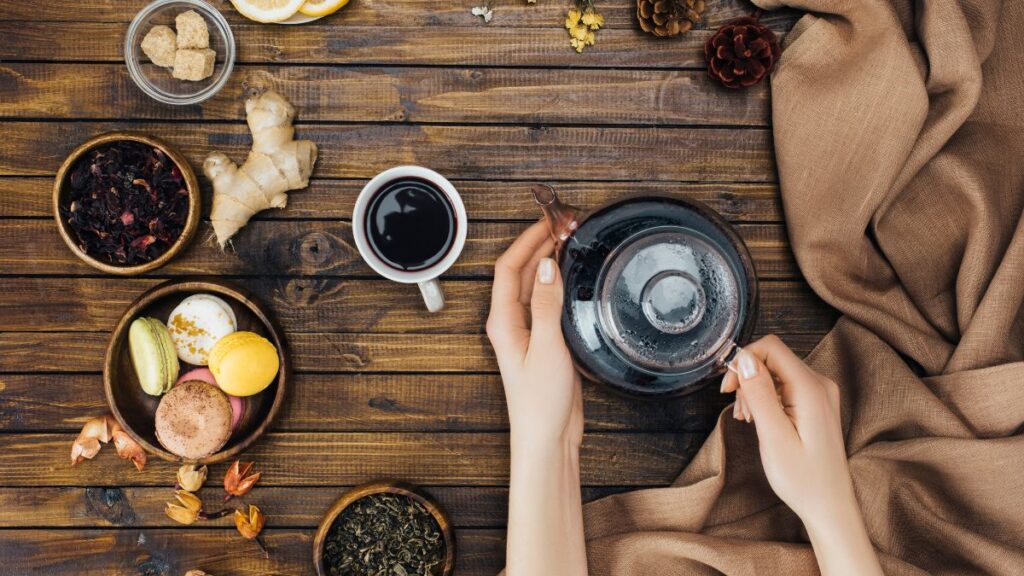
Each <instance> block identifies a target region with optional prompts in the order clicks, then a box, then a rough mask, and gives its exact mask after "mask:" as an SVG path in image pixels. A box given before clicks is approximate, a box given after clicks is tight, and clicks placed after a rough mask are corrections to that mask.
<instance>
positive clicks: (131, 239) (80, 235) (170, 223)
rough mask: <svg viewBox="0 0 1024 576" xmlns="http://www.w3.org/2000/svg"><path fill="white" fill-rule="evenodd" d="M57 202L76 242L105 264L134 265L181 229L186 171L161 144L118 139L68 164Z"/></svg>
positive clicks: (185, 212) (168, 242) (165, 246)
mask: <svg viewBox="0 0 1024 576" xmlns="http://www.w3.org/2000/svg"><path fill="white" fill-rule="evenodd" d="M65 183H66V185H67V188H68V194H67V196H68V198H67V201H66V203H65V204H64V205H62V206H61V207H60V215H61V218H62V219H63V220H64V221H65V222H67V223H68V226H69V227H70V228H71V230H72V232H73V233H74V237H75V239H76V240H77V243H78V246H79V247H80V248H81V249H82V250H83V251H84V252H85V253H87V254H89V255H90V256H92V257H93V258H96V259H97V260H100V261H102V262H105V263H107V264H113V265H119V266H126V265H127V266H132V265H137V264H142V263H144V262H149V261H151V260H154V259H156V258H157V257H159V256H160V255H161V254H163V253H164V252H166V251H167V250H168V249H169V248H170V247H171V245H173V244H174V242H175V241H177V239H178V237H180V236H181V233H182V231H183V230H184V229H185V221H186V219H187V218H188V211H189V197H188V187H187V185H186V183H185V177H184V176H183V175H182V173H181V170H180V169H179V168H178V166H177V165H175V164H174V162H173V161H172V160H171V159H170V158H169V157H168V156H167V155H166V154H165V153H164V152H163V151H162V150H160V149H158V148H154V147H152V146H149V145H148V144H144V143H142V142H134V141H130V140H122V141H118V142H113V143H111V144H107V145H105V146H99V147H96V148H94V149H92V150H89V151H88V152H86V153H85V154H83V155H82V157H81V158H79V159H78V160H77V161H75V163H74V164H73V165H72V166H71V169H70V170H69V171H68V176H67V179H66V180H65Z"/></svg>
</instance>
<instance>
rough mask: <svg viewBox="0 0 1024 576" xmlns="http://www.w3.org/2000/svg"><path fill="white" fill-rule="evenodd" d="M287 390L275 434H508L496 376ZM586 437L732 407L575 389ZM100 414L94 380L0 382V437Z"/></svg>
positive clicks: (694, 425) (674, 423)
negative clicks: (580, 397) (580, 400)
mask: <svg viewBox="0 0 1024 576" xmlns="http://www.w3.org/2000/svg"><path fill="white" fill-rule="evenodd" d="M292 379H293V380H294V382H295V385H294V386H293V390H292V393H291V394H290V395H289V396H288V401H287V402H286V403H285V406H284V409H283V411H282V413H281V415H280V417H279V419H278V421H277V423H276V424H275V426H274V430H278V431H318V432H374V431H382V432H385V431H386V432H401V431H410V432H412V431H422V432H431V431H436V432H455V431H478V432H480V431H485V432H486V431H490V432H505V431H508V417H507V415H506V408H505V396H504V392H503V390H502V385H501V379H500V378H499V377H498V375H497V374H418V375H415V376H411V377H410V376H407V375H402V374H308V373H300V374H295V375H293V378H292ZM583 399H584V406H585V408H584V415H585V417H586V423H585V427H586V429H587V430H588V431H595V432H600V431H633V432H706V431H708V430H710V429H711V428H712V427H713V426H714V424H715V422H716V419H717V416H718V413H719V412H720V411H721V410H722V408H723V407H725V405H726V404H729V403H730V402H732V396H731V395H724V396H723V395H721V394H719V392H718V390H717V388H716V387H715V386H713V385H711V386H708V387H707V388H706V389H704V390H701V391H699V392H695V393H694V395H692V396H686V397H679V398H667V399H661V400H659V401H651V400H647V399H643V398H631V397H624V396H621V395H618V394H615V393H613V392H612V391H610V390H608V389H607V388H606V387H604V386H601V385H597V384H593V383H586V384H585V385H584V388H583ZM107 411H108V407H107V403H106V401H105V399H104V396H103V391H102V377H101V376H100V375H99V374H0V432H43V431H46V432H51V431H58V430H59V431H65V432H77V431H78V430H79V429H80V428H81V427H82V425H83V424H84V423H85V422H86V421H87V420H89V419H90V418H93V417H95V416H96V415H98V414H103V413H104V412H107Z"/></svg>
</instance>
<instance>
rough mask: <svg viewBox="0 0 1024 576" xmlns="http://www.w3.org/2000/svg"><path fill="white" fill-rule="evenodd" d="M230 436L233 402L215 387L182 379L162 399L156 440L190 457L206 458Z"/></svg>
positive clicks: (165, 446)
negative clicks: (182, 380)
mask: <svg viewBox="0 0 1024 576" xmlns="http://www.w3.org/2000/svg"><path fill="white" fill-rule="evenodd" d="M230 437H231V403H230V402H229V401H228V397H227V396H226V395H225V394H224V393H223V392H221V390H220V389H219V388H217V387H216V386H212V385H210V384H207V383H206V382H202V381H200V380H189V381H188V382H182V383H181V384H178V385H177V386H175V387H174V388H172V389H171V391H170V392H168V393H167V394H164V396H163V398H161V399H160V406H158V407H157V409H156V439H157V440H159V441H160V445H162V446H163V447H164V448H166V449H167V450H168V451H170V452H172V453H174V454H177V455H178V456H181V457H182V458H185V459H187V460H199V459H201V458H206V457H207V456H209V455H211V454H213V453H214V452H216V451H218V450H220V449H221V448H223V447H224V444H226V443H227V441H228V438H230Z"/></svg>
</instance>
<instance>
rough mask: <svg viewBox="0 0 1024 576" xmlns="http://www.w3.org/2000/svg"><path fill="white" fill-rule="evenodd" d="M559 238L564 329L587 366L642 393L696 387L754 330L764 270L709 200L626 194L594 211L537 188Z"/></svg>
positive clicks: (602, 378) (585, 369) (577, 357)
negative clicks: (585, 212)
mask: <svg viewBox="0 0 1024 576" xmlns="http://www.w3.org/2000/svg"><path fill="white" fill-rule="evenodd" d="M536 195H537V201H538V203H539V204H541V206H542V208H544V209H545V213H546V214H547V215H548V217H549V223H550V224H552V233H553V236H554V237H555V239H556V241H557V242H559V264H560V267H561V270H562V275H563V279H564V281H565V290H566V297H565V311H564V314H563V318H562V328H563V332H564V334H565V337H566V341H567V343H568V345H569V349H570V351H571V352H572V354H573V357H574V359H575V361H576V364H577V367H578V368H579V369H580V370H581V371H582V372H583V373H584V374H586V375H587V376H588V377H590V378H591V379H594V380H597V381H601V382H605V383H607V384H609V385H611V386H613V387H615V388H618V389H620V390H624V391H628V392H633V393H638V394H651V395H661V394H676V393H683V392H687V391H691V390H694V389H696V388H698V387H699V386H700V385H701V384H702V383H703V382H704V381H706V380H707V379H709V378H710V377H712V376H714V375H717V374H720V373H721V371H722V369H723V363H722V358H723V357H724V356H725V355H727V354H728V353H729V352H731V350H732V348H733V346H734V344H735V343H736V342H740V341H745V340H746V339H747V338H749V336H750V333H751V332H752V329H753V320H754V317H755V316H756V314H755V312H754V309H755V306H756V298H757V291H756V277H755V275H754V270H753V266H752V264H751V259H750V255H749V253H748V252H747V250H746V247H745V246H744V245H743V243H742V240H740V239H739V237H738V236H737V235H736V234H735V233H734V232H733V231H732V229H731V228H730V227H729V225H728V224H727V223H725V222H724V221H723V220H722V219H721V217H719V216H718V215H717V214H715V213H714V212H713V211H711V210H710V209H709V208H707V207H706V206H703V205H701V204H698V203H695V202H691V201H686V200H681V199H675V198H662V197H637V198H629V199H625V200H622V201H619V202H616V203H613V204H610V205H608V206H605V207H604V208H600V209H598V210H597V211H595V212H594V213H593V214H591V215H590V216H589V217H587V218H583V217H582V216H581V213H580V212H579V211H578V210H576V209H574V208H572V207H569V206H566V205H564V204H562V203H561V202H560V201H559V200H558V198H557V196H556V195H555V194H554V192H553V191H550V193H549V194H536Z"/></svg>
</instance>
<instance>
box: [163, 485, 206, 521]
mask: <svg viewBox="0 0 1024 576" xmlns="http://www.w3.org/2000/svg"><path fill="white" fill-rule="evenodd" d="M174 497H175V498H176V499H177V500H178V503H177V504H175V503H174V502H168V503H167V507H166V508H164V512H165V513H166V514H167V516H168V517H169V518H170V519H171V520H174V521H175V522H178V523H179V524H186V525H188V524H194V523H195V521H196V520H198V519H199V514H200V512H202V510H203V503H202V501H201V500H199V498H198V497H196V496H195V495H194V494H192V493H191V492H187V491H185V490H177V491H175V492H174Z"/></svg>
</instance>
